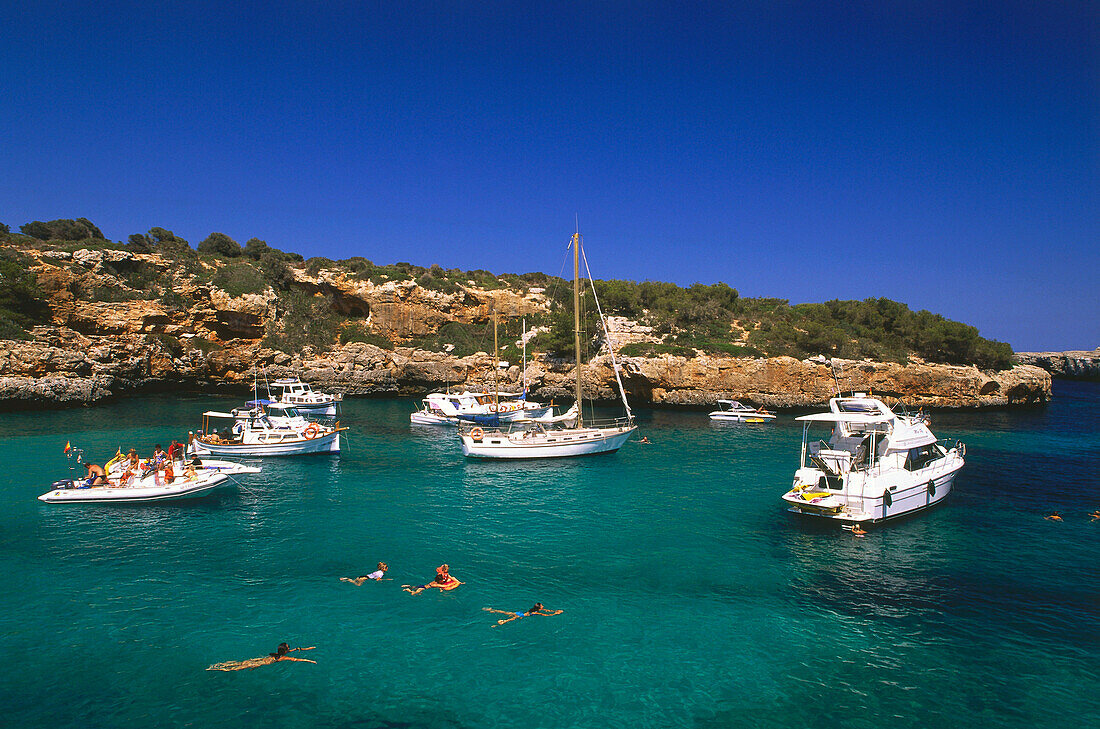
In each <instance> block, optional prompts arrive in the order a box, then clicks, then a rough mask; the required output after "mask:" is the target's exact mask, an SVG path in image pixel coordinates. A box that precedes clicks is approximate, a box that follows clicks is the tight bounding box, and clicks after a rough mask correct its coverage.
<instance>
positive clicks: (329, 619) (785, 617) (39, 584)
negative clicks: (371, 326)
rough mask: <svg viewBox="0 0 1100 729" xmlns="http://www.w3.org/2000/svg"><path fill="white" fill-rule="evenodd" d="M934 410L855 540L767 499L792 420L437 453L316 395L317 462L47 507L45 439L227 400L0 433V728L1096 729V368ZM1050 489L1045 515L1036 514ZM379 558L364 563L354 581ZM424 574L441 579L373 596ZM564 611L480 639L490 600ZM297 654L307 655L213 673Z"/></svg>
mask: <svg viewBox="0 0 1100 729" xmlns="http://www.w3.org/2000/svg"><path fill="white" fill-rule="evenodd" d="M1055 392H1056V399H1055V400H1054V402H1053V403H1052V404H1051V405H1050V406H1048V407H1046V408H1044V409H1040V410H1028V411H1017V412H992V413H937V414H936V415H935V418H934V422H933V428H934V430H935V431H936V433H937V434H938V435H939V436H940V437H953V438H961V439H963V440H964V441H965V442H966V443H967V444H968V449H969V451H968V463H967V467H966V468H965V469H964V471H963V472H962V474H961V475H960V477H959V479H958V481H957V483H956V489H957V490H956V491H955V492H954V493H953V494H952V496H951V498H950V499H949V500H948V502H947V503H946V504H945V505H944V506H942V507H941V508H939V509H937V510H934V511H932V512H929V513H927V514H924V515H921V516H919V517H917V518H914V519H910V520H908V521H903V522H900V523H897V524H893V525H890V526H889V527H887V528H885V529H880V530H875V531H873V532H872V533H871V534H870V535H869V536H868V537H867V538H864V539H856V538H853V537H852V536H851V535H850V534H847V533H845V532H841V531H836V530H833V529H822V528H817V527H815V525H812V524H806V523H803V522H801V521H798V520H796V519H795V518H793V517H791V516H790V515H788V514H787V513H786V512H785V511H784V510H783V508H782V505H781V503H780V501H779V496H780V494H781V493H782V492H783V491H784V490H785V488H786V487H787V485H788V484H789V482H790V478H791V476H792V473H793V469H794V468H795V467H796V465H797V460H798V449H799V442H800V434H801V428H800V427H799V426H798V425H796V424H795V423H794V421H793V418H792V417H791V416H790V415H786V416H783V417H781V418H780V419H779V420H778V421H777V422H775V423H773V424H769V425H765V426H745V425H733V424H725V425H715V424H711V423H710V421H709V420H708V419H707V418H706V416H705V414H704V413H697V412H696V413H689V412H667V411H643V412H642V413H641V414H640V419H641V426H642V429H641V431H640V434H645V435H647V436H648V437H649V438H650V439H651V440H652V441H653V443H652V444H651V445H643V444H638V443H628V444H627V445H626V446H625V447H624V448H623V450H622V451H620V452H619V453H618V454H615V455H610V456H599V457H591V458H587V459H574V460H564V461H555V462H531V463H484V462H471V461H467V460H465V459H463V458H462V456H461V452H460V450H459V448H458V445H457V443H456V442H455V439H454V436H453V434H452V432H450V431H442V430H433V429H430V428H413V427H410V426H409V424H408V414H409V412H410V411H411V409H412V408H411V404H410V403H409V402H403V401H359V400H353V401H350V402H348V403H346V404H345V406H344V413H343V415H342V419H343V421H344V422H345V423H346V424H349V425H350V426H352V428H353V429H354V430H353V431H352V437H351V439H350V443H349V444H347V447H346V450H345V453H343V454H342V455H341V456H339V457H326V456H320V457H310V458H300V459H281V460H277V459H268V460H267V461H266V462H265V464H264V472H263V473H262V474H259V475H257V476H251V477H248V478H247V480H245V481H243V482H242V483H243V488H229V489H225V490H223V491H221V492H220V493H216V494H215V495H213V496H211V497H209V498H205V499H200V500H196V501H193V502H182V503H177V504H161V505H156V504H145V505H131V506H125V505H115V506H91V505H83V506H78V505H49V504H43V503H41V502H39V501H37V500H36V499H35V497H36V496H37V495H38V494H40V493H42V492H44V491H46V490H47V486H48V484H49V483H50V482H52V481H53V480H54V479H56V478H60V477H63V476H65V475H66V473H67V467H66V461H65V459H64V457H63V456H62V453H61V451H62V448H63V446H64V444H65V441H66V440H71V441H72V442H73V444H74V445H77V446H80V447H82V448H84V449H85V450H86V452H87V453H88V454H89V455H95V454H101V456H103V457H100V458H98V459H97V460H99V461H100V462H102V460H103V459H104V457H108V456H109V454H110V453H113V452H114V449H115V447H116V446H119V445H122V446H123V447H124V448H125V447H129V446H131V445H132V446H135V447H138V448H139V449H140V450H142V451H150V450H151V448H152V446H153V444H154V443H157V442H159V443H162V444H164V445H167V444H168V442H170V441H171V439H172V437H173V436H176V437H180V438H182V436H183V435H184V434H185V433H186V431H187V429H188V428H189V427H195V425H196V424H197V423H196V420H197V415H198V413H200V412H201V411H202V410H204V409H208V408H211V407H217V408H225V407H227V406H229V405H232V404H234V402H235V400H233V399H228V398H217V397H195V396H191V397H186V396H180V397H176V396H156V397H147V398H142V399H131V400H124V401H119V402H116V403H113V404H110V405H105V406H101V407H95V408H89V409H83V410H67V411H54V412H43V413H9V414H6V415H5V416H4V418H3V422H2V423H0V459H2V462H3V464H4V466H5V468H4V471H3V473H2V475H0V506H2V509H3V514H4V517H3V522H2V523H3V530H2V533H0V570H2V574H3V575H4V576H5V578H6V581H7V583H8V584H7V586H6V589H5V590H3V591H2V592H0V640H2V645H3V647H4V657H5V659H6V660H5V663H6V668H7V670H6V674H7V675H6V676H5V679H4V681H3V682H2V683H0V710H2V713H0V716H3V717H4V723H5V724H6V725H10V726H28V727H31V726H43V727H45V726H50V727H70V726H71V727H82V728H85V729H86V728H89V727H148V726H194V727H235V728H236V727H240V726H242V725H244V726H249V725H253V724H259V723H260V722H263V725H264V726H268V727H356V728H360V729H361V728H368V727H446V728H457V727H469V728H473V727H512V726H515V727H524V728H525V729H536V728H538V727H574V726H576V727H619V726H623V727H627V726H629V727H739V726H745V727H754V728H759V727H792V726H805V727H833V726H838V725H842V726H846V727H882V726H884V725H888V726H890V727H891V728H892V729H896V728H897V727H922V728H924V727H954V726H959V725H960V724H961V723H962V722H964V721H965V722H977V721H980V722H981V723H982V725H983V726H988V727H1032V726H1035V725H1038V724H1040V723H1042V724H1049V723H1057V724H1058V725H1059V726H1089V725H1092V726H1096V725H1098V724H1100V615H1098V596H1100V568H1098V567H1097V564H1098V557H1097V554H1096V549H1095V548H1096V546H1097V545H1098V543H1100V522H1097V523H1095V524H1093V523H1090V522H1089V520H1088V517H1087V516H1085V514H1086V512H1088V511H1092V510H1094V509H1097V508H1100V491H1098V490H1097V488H1096V486H1097V478H1096V471H1095V468H1096V464H1097V463H1098V462H1100V428H1098V423H1100V417H1098V404H1100V386H1098V385H1096V384H1074V383H1056V391H1055ZM1052 509H1057V510H1060V511H1061V512H1062V513H1063V514H1064V515H1065V522H1063V523H1053V522H1049V521H1045V520H1044V519H1043V518H1042V517H1043V515H1044V514H1045V513H1048V512H1049V510H1052ZM379 560H385V561H387V562H388V563H389V565H390V574H389V576H390V577H393V578H394V580H393V581H387V582H382V583H367V584H364V585H363V586H362V587H354V586H352V585H349V584H347V583H344V582H340V581H339V580H338V579H337V578H338V577H340V576H343V575H358V574H365V573H366V572H369V571H371V570H373V569H374V565H375V564H376V563H377V562H378V561H379ZM441 562H447V563H449V564H450V565H451V572H452V573H453V574H454V575H455V576H456V577H458V579H460V580H463V581H465V582H466V584H465V585H463V586H462V587H460V588H458V589H457V590H455V591H453V592H449V593H439V592H438V591H430V592H424V593H423V594H421V595H418V596H415V597H413V596H410V595H408V594H406V593H403V592H401V590H400V585H401V584H402V583H403V582H409V583H414V582H416V583H418V582H424V581H427V580H428V579H430V578H431V576H432V575H433V573H434V569H435V567H436V566H437V565H438V564H440V563H441ZM536 600H538V601H541V602H543V603H545V604H546V605H547V607H550V608H561V609H564V610H565V612H564V613H563V614H562V615H560V616H557V617H552V618H529V619H524V620H521V621H514V622H512V623H509V624H507V625H504V626H502V627H500V628H490V626H491V625H493V623H494V617H493V616H491V615H490V614H489V613H486V612H483V611H482V608H483V607H486V606H491V607H495V608H500V609H505V610H524V609H526V608H527V607H529V606H530V605H531V604H532V603H533V602H534V601H536ZM284 640H285V641H288V642H289V643H290V644H291V645H316V646H317V649H316V650H315V651H312V652H311V653H310V654H306V656H307V657H310V658H313V659H315V660H317V661H318V663H317V665H311V664H305V663H282V664H278V665H273V666H264V667H261V668H259V669H256V670H252V671H240V672H234V673H222V672H210V671H205V670H204V669H205V668H206V666H208V665H210V664H212V663H216V662H219V661H226V660H235V659H245V658H250V657H254V656H260V655H263V654H265V653H267V652H269V651H272V650H274V648H275V646H276V644H278V643H279V642H280V641H284Z"/></svg>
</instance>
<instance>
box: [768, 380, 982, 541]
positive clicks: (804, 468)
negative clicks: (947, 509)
mask: <svg viewBox="0 0 1100 729" xmlns="http://www.w3.org/2000/svg"><path fill="white" fill-rule="evenodd" d="M798 420H800V421H802V422H803V423H804V424H805V426H804V428H803V431H802V460H801V463H802V465H801V467H800V468H799V469H798V470H797V471H796V472H795V476H794V485H793V487H792V488H791V490H790V491H788V492H787V493H786V494H784V495H783V501H784V502H786V503H787V505H788V507H789V508H788V510H789V511H792V512H795V513H799V514H807V515H810V516H816V517H822V518H827V519H836V520H839V521H842V522H848V523H853V522H879V521H884V520H886V519H893V518H896V517H899V516H903V515H906V514H911V513H914V512H917V511H920V510H922V509H926V508H928V507H930V506H932V505H933V504H937V503H939V502H940V501H942V500H943V499H945V498H946V497H947V494H949V493H950V492H951V486H952V484H953V483H954V481H955V475H956V474H957V473H958V471H959V469H961V468H962V467H963V464H964V458H963V457H964V456H965V455H966V447H965V446H964V445H963V444H962V443H960V442H958V441H955V442H954V443H952V442H950V441H948V440H937V439H936V436H935V435H933V434H932V431H931V430H929V428H928V420H927V418H926V417H924V416H923V415H921V414H915V415H913V414H907V413H896V412H894V411H893V410H891V409H890V408H889V407H887V406H886V405H885V403H883V402H882V401H881V400H878V399H876V398H873V397H869V396H868V395H866V394H864V393H856V394H855V395H853V396H851V397H834V398H832V399H831V400H829V412H827V413H816V414H813V415H804V416H802V417H800V418H798ZM813 426H823V427H829V428H831V429H832V430H831V433H830V434H829V436H828V439H827V440H824V439H813V438H811V436H810V431H811V427H813Z"/></svg>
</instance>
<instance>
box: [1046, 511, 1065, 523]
mask: <svg viewBox="0 0 1100 729" xmlns="http://www.w3.org/2000/svg"><path fill="white" fill-rule="evenodd" d="M1043 518H1044V519H1046V520H1047V521H1062V515H1061V514H1059V513H1058V512H1057V511H1052V512H1051V513H1049V514H1047V515H1046V516H1044V517H1043Z"/></svg>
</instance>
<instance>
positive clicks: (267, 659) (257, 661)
mask: <svg viewBox="0 0 1100 729" xmlns="http://www.w3.org/2000/svg"><path fill="white" fill-rule="evenodd" d="M316 647H317V646H315V645H311V646H309V647H307V648H302V647H298V648H291V647H290V645H289V644H288V643H280V644H279V647H278V648H276V649H275V652H274V653H268V654H267V655H266V656H260V657H259V658H249V659H248V660H245V661H224V662H222V663H215V664H214V665H212V666H209V667H207V669H206V670H207V671H243V670H244V669H246V668H259V667H260V666H266V665H268V664H271V663H276V662H278V661H299V662H301V663H316V662H317V661H311V660H309V659H308V658H295V657H294V656H288V655H287V653H293V652H294V651H311V650H313V649H314V648H316Z"/></svg>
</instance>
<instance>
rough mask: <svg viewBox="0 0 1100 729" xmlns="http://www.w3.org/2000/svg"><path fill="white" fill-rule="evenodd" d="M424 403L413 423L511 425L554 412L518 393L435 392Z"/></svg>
mask: <svg viewBox="0 0 1100 729" xmlns="http://www.w3.org/2000/svg"><path fill="white" fill-rule="evenodd" d="M421 403H422V405H421V408H420V409H419V410H417V411H416V412H414V413H412V414H411V415H410V416H409V421H410V422H412V423H416V424H417V425H458V424H460V423H461V422H462V421H463V420H466V421H468V422H477V421H478V420H495V421H497V422H500V423H510V422H512V421H514V420H521V419H525V418H526V419H537V418H543V417H546V416H547V415H551V414H552V411H553V408H552V407H551V406H550V405H540V404H539V403H536V402H530V401H529V400H527V399H526V395H525V394H517V393H492V392H469V391H467V392H462V393H457V394H451V393H446V392H433V393H431V394H429V395H428V396H427V397H425V398H424V399H423V400H422V401H421Z"/></svg>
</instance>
